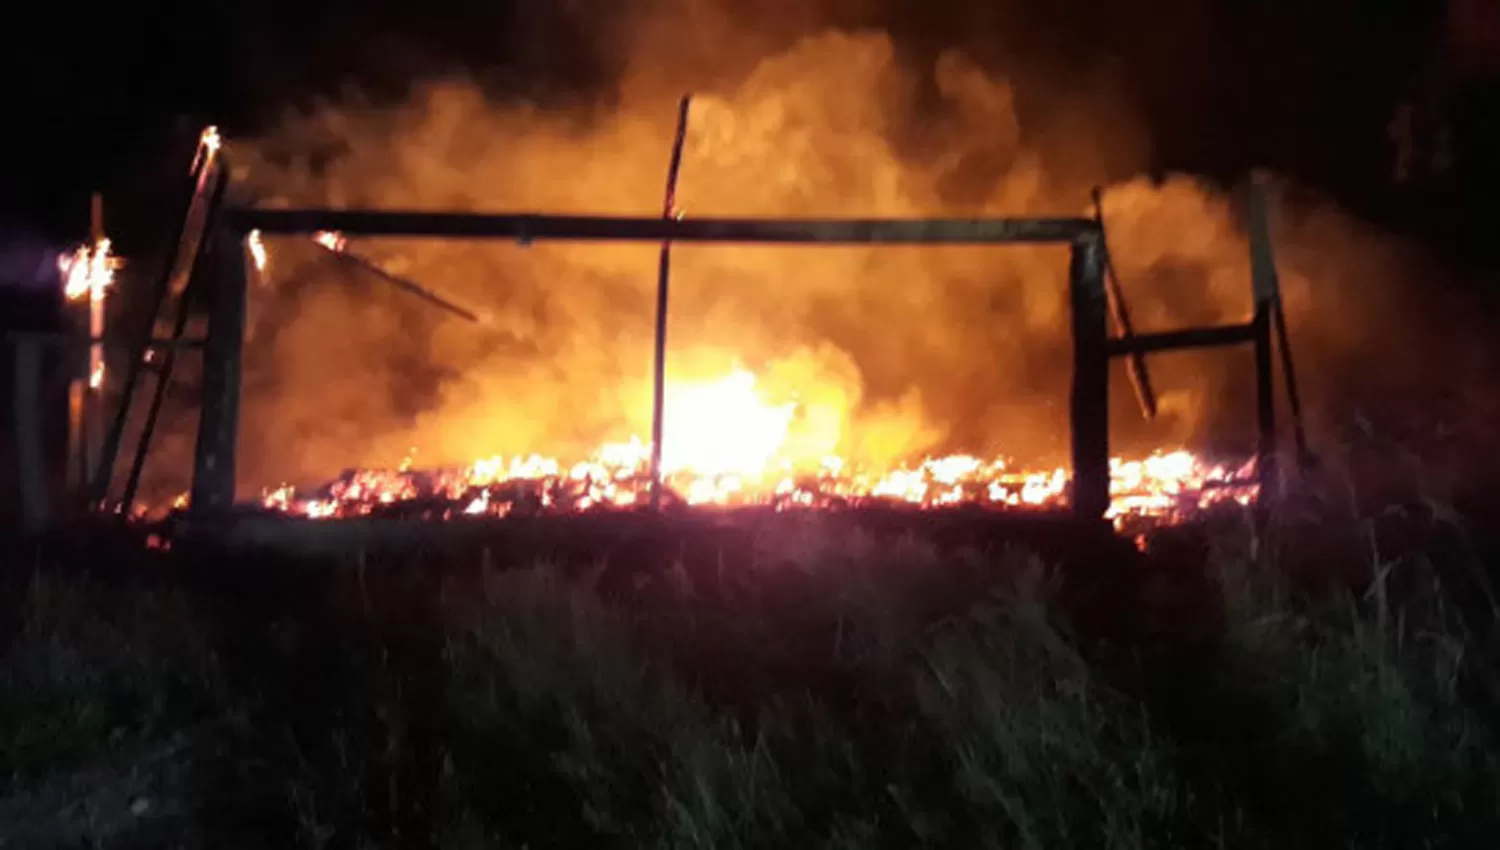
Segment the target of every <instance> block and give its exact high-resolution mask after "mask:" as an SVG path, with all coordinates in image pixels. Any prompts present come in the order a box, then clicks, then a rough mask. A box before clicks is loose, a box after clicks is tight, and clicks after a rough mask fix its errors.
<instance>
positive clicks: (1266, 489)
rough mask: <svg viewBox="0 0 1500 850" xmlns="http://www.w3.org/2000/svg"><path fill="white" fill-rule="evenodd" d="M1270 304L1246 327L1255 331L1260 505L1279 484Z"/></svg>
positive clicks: (1258, 309) (1271, 496)
mask: <svg viewBox="0 0 1500 850" xmlns="http://www.w3.org/2000/svg"><path fill="white" fill-rule="evenodd" d="M1272 311H1273V305H1272V302H1270V301H1262V302H1260V303H1258V304H1257V305H1256V307H1255V318H1254V320H1252V321H1251V323H1250V326H1251V327H1252V328H1253V329H1254V331H1255V405H1256V424H1257V425H1258V427H1259V431H1260V441H1259V444H1258V446H1257V448H1256V456H1255V469H1256V473H1257V475H1258V477H1259V480H1260V495H1259V499H1260V502H1261V503H1262V504H1263V505H1264V504H1266V503H1269V502H1271V501H1273V500H1274V499H1275V498H1276V493H1277V485H1278V483H1279V482H1280V478H1279V477H1278V472H1277V466H1276V460H1277V458H1276V381H1275V374H1274V367H1273V366H1272V362H1273V359H1272V355H1273V351H1272V347H1271V323H1272V321H1273V312H1272Z"/></svg>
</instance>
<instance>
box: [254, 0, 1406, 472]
mask: <svg viewBox="0 0 1500 850" xmlns="http://www.w3.org/2000/svg"><path fill="white" fill-rule="evenodd" d="M686 8H688V9H690V10H691V11H692V13H693V14H691V15H687V16H686V17H683V18H680V19H678V18H670V17H668V18H662V17H652V18H650V19H648V20H646V21H645V22H643V23H641V25H640V26H638V27H635V28H633V29H631V28H626V29H625V30H624V31H622V34H619V35H618V36H617V37H618V38H620V39H622V40H623V41H624V43H625V44H626V45H627V46H626V47H625V48H623V49H624V50H625V52H626V55H627V56H629V57H630V58H629V61H627V62H626V63H625V67H626V68H627V71H626V74H625V77H624V78H623V79H622V80H621V81H620V84H619V86H618V91H617V95H616V96H614V97H612V98H607V99H605V101H604V102H600V103H598V104H595V105H593V106H591V107H589V108H586V109H580V108H576V107H575V108H568V109H548V108H544V107H541V106H537V105H524V104H515V103H498V102H495V101H494V100H492V99H490V98H487V97H486V95H485V94H484V92H483V91H482V90H481V88H480V87H478V86H477V85H474V84H472V83H470V82H467V81H464V80H444V81H439V82H431V83H427V84H425V85H422V86H420V87H418V88H416V89H415V90H414V91H413V93H412V94H411V96H410V98H409V99H408V100H407V101H406V102H405V103H404V104H403V105H400V106H398V107H391V108H386V107H378V106H375V105H371V104H368V103H364V104H362V103H359V102H354V101H351V102H346V103H340V104H332V105H328V106H325V107H323V108H320V109H316V110H312V111H308V112H303V113H298V114H293V115H289V116H288V117H287V118H286V119H285V120H284V121H283V122H282V123H281V124H280V126H279V128H278V129H277V130H276V131H275V132H273V133H271V134H269V135H268V136H267V137H266V138H264V139H262V140H259V141H258V142H255V143H254V144H252V145H250V146H248V149H241V150H237V151H236V153H237V156H238V159H237V163H238V165H239V166H240V171H241V173H240V174H239V175H238V176H239V178H240V180H241V181H242V182H243V183H245V184H247V185H248V186H250V187H252V188H253V189H254V191H255V192H256V193H257V194H258V196H259V197H260V199H261V203H263V204H266V205H291V206H333V207H356V208H374V209H379V208H422V209H451V210H492V211H498V210H516V211H523V210H524V211H548V212H564V211H573V212H596V213H619V214H639V215H652V214H659V207H660V203H661V193H662V182H663V174H664V169H665V165H666V157H667V149H668V144H669V137H670V133H671V126H670V125H671V120H672V115H673V104H674V102H675V100H676V98H677V97H679V96H680V95H681V94H682V93H683V90H685V89H686V90H691V91H692V92H693V93H694V94H695V95H696V99H695V102H694V108H693V113H692V119H691V125H690V132H689V138H688V144H687V149H686V154H685V160H684V165H683V169H682V184H681V189H680V191H679V204H680V205H681V206H682V208H683V209H684V210H685V211H686V214H687V215H689V216H692V215H765V216H813V215H817V216H922V215H936V214H955V213H957V214H983V215H993V216H1003V215H1013V216H1025V215H1045V214H1059V213H1062V214H1077V213H1080V212H1083V211H1084V210H1085V208H1086V206H1087V204H1088V188H1089V187H1090V186H1092V185H1094V184H1096V183H1099V182H1107V181H1108V180H1109V178H1110V177H1111V176H1112V173H1111V172H1105V171H1104V168H1105V165H1104V163H1111V164H1112V165H1111V166H1110V167H1111V168H1118V164H1119V161H1120V159H1121V153H1120V151H1121V150H1131V151H1138V150H1141V149H1142V148H1144V147H1145V146H1144V144H1143V143H1142V142H1143V139H1144V134H1143V133H1141V132H1140V131H1139V128H1136V127H1132V126H1130V125H1128V124H1122V123H1121V119H1120V116H1121V113H1122V112H1123V111H1124V109H1123V107H1122V106H1121V104H1120V103H1119V102H1117V101H1116V100H1114V99H1111V98H1106V99H1105V100H1103V101H1101V100H1099V98H1098V97H1097V96H1096V94H1095V93H1094V92H1089V91H1081V92H1068V91H1054V92H1050V94H1051V95H1053V96H1054V98H1055V99H1057V100H1058V101H1059V102H1068V101H1069V100H1070V99H1071V100H1073V101H1076V109H1075V110H1072V113H1076V114H1077V115H1079V116H1090V115H1099V116H1103V117H1101V118H1100V119H1099V122H1100V123H1099V126H1091V125H1090V124H1089V119H1088V118H1087V117H1085V118H1082V119H1079V120H1074V121H1069V122H1064V123H1065V124H1066V125H1067V127H1066V129H1067V131H1068V133H1069V135H1067V136H1063V135H1059V133H1058V132H1055V131H1054V128H1039V129H1036V130H1035V131H1033V129H1032V128H1029V127H1028V126H1026V125H1024V123H1023V121H1022V120H1021V118H1020V117H1019V115H1018V110H1017V107H1016V90H1015V88H1014V87H1013V86H1012V85H1011V84H1010V83H1009V82H1008V81H1007V79H1006V78H1005V77H1004V76H1002V75H997V74H996V73H994V72H993V71H991V70H987V69H985V68H981V67H980V66H979V65H978V64H976V63H974V62H971V61H969V60H968V59H966V58H965V57H964V56H962V55H960V54H958V53H953V52H950V53H946V54H943V55H942V56H941V58H939V59H938V61H937V62H936V64H935V66H934V67H930V68H913V67H911V66H910V64H909V63H907V62H903V61H902V60H900V59H898V52H897V49H896V45H895V43H894V42H893V41H892V39H891V38H890V37H888V36H887V35H885V34H882V33H878V32H842V31H828V32H823V33H820V34H817V35H813V36H811V37H807V38H805V39H802V40H800V41H796V42H795V43H792V44H791V45H790V46H783V47H779V48H777V49H771V50H769V52H763V53H760V54H756V53H755V51H756V50H764V49H766V45H767V44H770V43H772V42H771V41H769V40H765V39H757V38H755V37H754V36H753V35H752V36H745V35H743V34H736V31H734V30H732V28H730V27H727V26H725V25H724V21H725V20H726V19H725V18H724V17H723V16H720V15H715V14H713V12H712V10H713V9H714V8H715V7H713V6H712V5H711V4H701V3H698V4H687V5H686ZM674 21H676V23H673V22H674ZM684 21H686V23H684ZM714 39H719V41H718V42H715V41H714ZM672 43H676V44H685V45H691V49H685V50H680V51H676V55H677V57H678V58H677V59H676V60H675V61H676V64H672V61H668V62H666V63H663V62H659V61H657V60H658V59H659V58H660V57H661V56H663V55H664V53H666V52H669V51H663V50H662V49H661V48H662V45H664V44H672ZM751 55H756V56H758V58H756V59H755V60H754V61H747V60H746V57H747V56H751ZM684 56H685V57H686V58H683V57H684ZM716 57H720V58H721V61H720V62H719V65H721V66H722V67H716ZM746 68H748V70H745V69H746ZM919 74H921V75H927V76H929V77H930V79H931V81H932V82H933V83H934V85H935V89H936V92H937V96H938V100H939V101H940V102H939V103H938V104H937V105H936V106H934V105H933V104H932V103H930V102H925V101H924V102H923V103H922V104H921V105H920V107H919V105H918V103H917V93H916V88H917V86H916V79H917V76H918V75H919ZM1054 123H1055V122H1054ZM913 139H918V140H919V141H920V142H921V143H913V142H912V140H913ZM1106 215H1107V220H1108V228H1109V236H1110V244H1111V249H1112V252H1113V255H1114V258H1115V262H1116V265H1117V267H1118V269H1119V272H1120V274H1121V277H1122V279H1123V283H1124V287H1125V289H1126V292H1127V295H1128V297H1129V299H1130V302H1131V307H1132V309H1133V311H1134V313H1135V316H1136V317H1137V324H1138V325H1139V329H1140V330H1144V331H1150V330H1163V329H1168V328H1174V327H1180V326H1183V325H1188V324H1214V323H1221V322H1225V323H1227V322H1235V321H1242V320H1244V319H1245V318H1246V317H1247V315H1248V311H1249V308H1250V304H1249V282H1248V274H1249V272H1248V263H1247V260H1246V255H1247V251H1248V249H1247V246H1246V243H1245V241H1244V237H1243V235H1242V228H1241V227H1240V223H1239V222H1238V221H1237V219H1236V215H1235V212H1234V205H1233V204H1232V203H1231V201H1230V199H1229V198H1228V197H1226V196H1224V195H1223V194H1221V193H1219V192H1218V191H1216V190H1215V189H1213V188H1212V187H1209V186H1207V185H1205V184H1201V183H1199V182H1197V181H1195V180H1193V179H1192V178H1188V177H1177V178H1172V179H1170V180H1168V181H1166V182H1164V183H1160V184H1158V183H1154V182H1151V181H1148V180H1145V179H1136V180H1130V181H1127V182H1124V183H1121V184H1118V185H1114V186H1112V187H1111V188H1109V190H1108V191H1107V193H1106ZM1278 227H1279V232H1278V237H1279V238H1280V239H1281V245H1280V248H1281V254H1280V259H1281V261H1282V275H1283V283H1284V286H1285V287H1286V289H1287V295H1286V297H1287V302H1288V307H1289V309H1290V312H1291V313H1292V315H1293V319H1294V329H1293V331H1294V335H1295V337H1294V338H1295V341H1296V343H1298V344H1302V350H1300V351H1299V354H1303V355H1304V359H1305V360H1306V361H1307V368H1308V369H1318V368H1321V367H1322V366H1324V365H1326V364H1327V362H1328V359H1329V356H1330V353H1334V352H1344V351H1347V350H1348V345H1349V344H1355V343H1357V340H1352V339H1349V338H1347V337H1348V335H1347V334H1344V335H1342V336H1341V335H1340V334H1339V332H1338V331H1337V330H1330V329H1331V328H1337V327H1342V325H1340V324H1339V323H1337V322H1332V321H1328V320H1327V316H1329V315H1331V314H1332V313H1334V312H1339V313H1341V314H1343V315H1348V314H1349V310H1350V309H1351V308H1350V306H1349V304H1350V302H1351V299H1350V297H1349V292H1350V290H1351V289H1352V288H1353V287H1354V286H1355V280H1356V279H1358V281H1359V283H1358V285H1359V286H1364V285H1366V284H1369V285H1370V286H1372V287H1373V286H1375V285H1376V283H1377V282H1378V280H1377V279H1381V280H1383V279H1388V278H1389V276H1390V273H1391V263H1390V262H1389V258H1386V257H1377V256H1375V254H1374V253H1373V252H1371V251H1370V250H1369V246H1368V245H1365V244H1362V243H1361V241H1360V240H1361V237H1360V235H1359V231H1358V229H1357V228H1355V227H1353V226H1352V225H1349V224H1348V223H1346V222H1344V221H1343V220H1342V219H1341V218H1339V217H1338V216H1337V215H1336V214H1334V213H1327V212H1319V213H1316V214H1313V215H1311V217H1306V218H1294V217H1292V216H1291V215H1290V214H1284V215H1282V216H1281V218H1280V219H1279V222H1278ZM266 241H267V244H268V246H269V247H270V250H271V251H272V253H273V255H274V261H273V263H272V268H273V279H272V280H271V281H270V286H268V287H266V288H264V289H259V290H257V291H256V292H255V293H254V301H255V305H254V308H253V315H252V321H253V327H252V330H251V344H250V350H249V354H248V357H247V368H248V369H250V370H251V371H250V375H249V378H248V380H247V384H246V401H245V407H244V416H245V421H246V424H245V426H244V428H243V429H242V431H243V438H242V442H243V446H244V447H243V453H244V458H245V460H244V468H243V471H242V481H243V485H244V486H245V487H246V488H252V487H260V486H264V485H267V484H271V483H275V482H278V481H280V480H283V479H302V480H305V479H309V478H319V477H322V476H326V475H328V474H329V473H331V472H334V471H337V470H338V469H340V468H342V467H346V466H355V465H381V464H384V465H391V466H394V465H395V464H396V463H397V462H398V461H399V460H400V459H401V458H403V457H404V456H406V454H407V453H408V452H409V451H410V449H411V447H412V446H417V447H418V448H419V458H420V460H419V463H421V462H431V463H447V462H466V461H468V460H470V459H472V458H475V457H483V456H488V455H492V454H496V453H506V454H512V453H516V452H531V451H537V452H543V453H547V454H551V455H557V456H563V457H567V456H578V455H581V454H583V453H584V452H586V451H589V450H591V449H592V448H593V447H595V446H597V445H598V444H599V443H600V442H602V441H605V440H610V439H619V438H621V437H622V435H630V434H637V435H643V436H644V435H646V434H649V431H650V428H649V416H650V356H651V354H650V352H651V328H652V309H653V300H652V292H653V288H654V285H655V276H654V269H655V253H656V252H655V249H654V248H649V247H640V246H619V245H542V246H535V247H529V248H522V247H518V246H515V245H509V244H484V243H456V242H429V241H419V240H396V239H390V240H363V241H360V240H355V244H352V245H351V250H357V251H358V252H359V253H361V254H362V255H363V256H366V257H369V258H370V259H372V260H374V261H375V262H377V263H379V264H380V265H382V266H383V267H385V268H386V269H388V270H390V271H391V272H392V273H395V274H399V275H402V276H404V277H407V278H410V279H413V280H416V281H419V282H421V283H422V284H423V285H424V286H427V287H430V288H432V289H434V290H436V291H438V292H440V293H442V294H443V295H444V296H445V297H447V298H450V299H452V300H455V301H457V302H459V303H462V304H465V305H468V306H470V307H471V308H472V309H474V310H475V311H476V312H478V313H479V314H481V315H483V316H484V317H485V322H484V323H483V324H482V325H478V326H476V325H472V324H468V323H465V322H462V321H459V320H457V319H454V318H451V317H449V316H446V315H444V314H441V313H438V312H435V311H433V310H431V309H430V308H429V307H428V306H426V305H424V304H421V303H418V302H413V301H411V300H409V299H406V298H405V297H404V296H402V295H401V294H399V293H395V292H393V291H389V290H387V289H383V288H381V287H380V285H379V284H378V283H376V282H375V281H373V280H370V279H368V278H367V277H363V276H362V275H361V273H360V272H359V271H351V270H350V269H348V268H346V267H344V266H341V265H339V264H337V263H334V262H331V261H330V260H329V259H328V257H327V256H326V253H324V252H321V251H320V250H318V249H316V248H314V247H311V246H306V245H299V244H298V243H297V242H296V241H295V240H284V239H280V240H273V239H268V240H266ZM1318 246H1322V247H1325V248H1326V247H1328V246H1332V250H1333V251H1334V252H1335V253H1333V254H1331V255H1330V254H1325V253H1319V252H1318V250H1315V248H1317V247H1318ZM1351 257H1360V258H1362V259H1361V260H1358V261H1356V262H1354V263H1353V264H1352V265H1351V264H1349V260H1350V258H1351ZM1376 264H1379V265H1380V266H1381V268H1379V269H1378V270H1376V272H1377V273H1375V274H1373V276H1371V275H1367V274H1366V273H1367V272H1371V271H1372V270H1371V269H1370V268H1369V267H1370V266H1372V265H1376ZM1066 267H1067V253H1066V250H1065V249H1062V248H1022V247H1005V248H992V249H974V248H941V249H923V248H880V249H861V248H845V247H836V248H835V247H830V248H811V249H809V248H802V249H788V248H757V247H741V246H692V247H685V246H684V247H678V248H677V249H675V260H674V269H673V301H672V315H671V331H670V335H669V336H670V344H669V348H670V355H669V357H670V359H669V377H670V378H672V379H673V380H678V381H693V380H710V379H716V378H720V377H722V376H724V375H725V374H728V373H729V372H730V371H731V369H732V368H734V367H735V366H736V365H743V366H744V367H746V368H747V369H749V370H750V371H751V372H753V373H754V375H755V376H756V377H757V380H758V381H759V385H758V386H759V389H760V390H761V391H762V392H763V394H764V395H765V397H766V398H767V399H768V400H770V401H771V402H773V403H782V402H785V403H787V404H793V403H795V405H796V408H795V412H794V414H793V415H792V416H791V418H790V421H789V422H787V423H786V431H787V435H786V439H787V440H789V441H792V443H793V444H794V445H799V446H800V447H801V448H799V452H801V453H805V454H806V455H807V456H814V455H818V454H820V453H827V452H829V451H833V450H837V451H839V452H841V453H842V454H844V455H845V456H848V457H850V458H851V459H853V460H855V461H857V462H867V463H872V464H879V463H889V462H893V461H895V460H898V459H908V458H913V457H917V456H920V455H921V454H922V453H924V452H929V451H937V450H969V451H975V452H980V453H986V454H991V455H993V454H998V453H1004V454H1009V455H1019V456H1023V457H1034V458H1038V459H1041V458H1056V457H1059V456H1060V455H1061V453H1062V452H1063V451H1065V449H1066V423H1067V418H1066V399H1067V375H1068V373H1069V368H1070V363H1069V359H1070V347H1069V341H1068V340H1069V337H1068V306H1067V301H1066ZM1361 297H1363V296H1361ZM1371 303H1373V301H1372V302H1371ZM1355 313H1359V311H1358V310H1355ZM1361 315H1365V316H1366V317H1367V318H1368V317H1370V316H1373V312H1372V311H1365V313H1364V314H1361ZM1310 337H1317V339H1316V340H1315V341H1314V340H1312V339H1310ZM1151 365H1152V368H1153V371H1154V373H1155V374H1156V376H1157V380H1156V383H1157V386H1158V388H1159V390H1160V392H1161V394H1162V396H1163V414H1162V416H1161V417H1160V418H1159V420H1158V421H1156V422H1153V423H1143V422H1141V421H1139V417H1138V415H1137V414H1135V413H1134V411H1133V410H1132V407H1131V404H1130V399H1129V392H1128V388H1127V387H1125V386H1124V382H1123V381H1118V382H1117V384H1119V385H1120V386H1119V387H1118V389H1119V390H1120V392H1119V394H1118V398H1117V399H1116V401H1117V402H1118V404H1117V405H1116V408H1115V409H1116V411H1117V413H1116V417H1115V425H1114V433H1115V435H1116V438H1117V439H1118V440H1119V441H1120V443H1121V444H1127V445H1128V444H1133V445H1136V446H1139V447H1144V446H1148V445H1149V446H1155V445H1160V444H1172V443H1178V442H1182V441H1191V440H1193V439H1194V438H1196V437H1199V436H1201V435H1202V434H1203V433H1204V431H1205V430H1207V429H1212V428H1216V427H1217V426H1216V425H1215V423H1218V424H1220V425H1222V424H1223V423H1224V422H1230V421H1239V420H1241V419H1243V420H1244V421H1245V424H1246V425H1248V417H1246V416H1245V414H1246V413H1247V412H1248V411H1249V409H1250V396H1249V392H1248V390H1249V388H1250V387H1251V386H1252V384H1251V382H1250V381H1249V372H1248V369H1249V358H1248V354H1239V353H1236V354H1223V355H1219V354H1216V355H1209V356H1202V355H1196V354H1192V355H1181V356H1173V357H1158V358H1155V359H1154V360H1153V361H1152V364H1151ZM1231 430H1233V429H1231ZM669 439H670V436H669ZM797 441H801V442H800V443H798V442H797ZM1246 445H1248V444H1246Z"/></svg>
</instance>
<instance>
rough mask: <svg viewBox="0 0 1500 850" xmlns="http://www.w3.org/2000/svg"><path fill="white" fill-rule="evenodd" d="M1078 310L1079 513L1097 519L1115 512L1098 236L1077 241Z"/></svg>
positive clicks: (1073, 297) (1072, 283)
mask: <svg viewBox="0 0 1500 850" xmlns="http://www.w3.org/2000/svg"><path fill="white" fill-rule="evenodd" d="M1068 294H1069V299H1070V301H1071V303H1072V309H1073V386H1072V394H1071V416H1072V427H1073V511H1074V513H1075V514H1076V515H1077V517H1078V518H1079V519H1097V518H1101V517H1103V516H1104V515H1105V513H1106V512H1107V511H1108V510H1109V349H1108V347H1107V344H1106V343H1107V335H1108V333H1109V303H1108V294H1107V292H1106V290H1105V283H1104V245H1103V240H1102V239H1101V238H1100V236H1099V234H1098V233H1097V232H1095V233H1092V234H1089V235H1087V236H1083V237H1081V238H1079V239H1078V240H1077V241H1075V242H1074V243H1073V256H1072V261H1071V262H1070V264H1069V269H1068Z"/></svg>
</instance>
